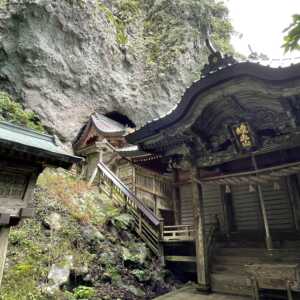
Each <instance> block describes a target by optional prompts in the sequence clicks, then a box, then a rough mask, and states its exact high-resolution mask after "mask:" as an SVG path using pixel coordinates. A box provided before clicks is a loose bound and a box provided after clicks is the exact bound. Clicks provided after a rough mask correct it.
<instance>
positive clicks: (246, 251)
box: [215, 247, 300, 258]
mask: <svg viewBox="0 0 300 300" xmlns="http://www.w3.org/2000/svg"><path fill="white" fill-rule="evenodd" d="M215 253H216V254H221V255H228V256H234V255H245V256H256V255H258V254H259V255H266V256H271V255H295V256H299V258H300V249H299V248H298V249H297V248H291V249H274V250H267V249H263V248H225V247H224V248H216V249H215Z"/></svg>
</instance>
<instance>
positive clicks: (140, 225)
mask: <svg viewBox="0 0 300 300" xmlns="http://www.w3.org/2000/svg"><path fill="white" fill-rule="evenodd" d="M138 232H139V234H140V235H141V234H142V214H141V212H140V211H139V228H138Z"/></svg>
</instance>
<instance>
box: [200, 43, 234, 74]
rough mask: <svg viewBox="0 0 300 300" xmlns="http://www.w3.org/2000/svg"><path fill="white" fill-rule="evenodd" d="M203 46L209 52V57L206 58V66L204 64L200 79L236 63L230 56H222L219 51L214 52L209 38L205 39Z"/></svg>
mask: <svg viewBox="0 0 300 300" xmlns="http://www.w3.org/2000/svg"><path fill="white" fill-rule="evenodd" d="M205 44H206V46H207V48H208V49H209V51H210V55H209V56H208V64H205V65H204V67H203V69H202V71H201V77H205V76H207V75H209V74H211V73H214V72H216V71H218V70H219V69H223V68H226V67H228V66H230V65H232V64H236V63H237V60H236V59H235V58H234V57H233V56H232V55H228V54H225V55H224V56H223V55H222V54H221V52H220V51H218V50H216V49H215V48H214V46H213V45H212V43H211V41H210V39H209V38H206V39H205Z"/></svg>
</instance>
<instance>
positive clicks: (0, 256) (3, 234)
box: [0, 226, 10, 287]
mask: <svg viewBox="0 0 300 300" xmlns="http://www.w3.org/2000/svg"><path fill="white" fill-rule="evenodd" d="M9 231H10V227H7V226H2V227H1V226H0V287H1V282H2V277H3V271H4V265H5V259H6V253H7V246H8V235H9Z"/></svg>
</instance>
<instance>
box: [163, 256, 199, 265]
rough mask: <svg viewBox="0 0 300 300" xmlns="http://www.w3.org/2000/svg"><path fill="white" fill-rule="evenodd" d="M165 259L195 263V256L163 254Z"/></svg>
mask: <svg viewBox="0 0 300 300" xmlns="http://www.w3.org/2000/svg"><path fill="white" fill-rule="evenodd" d="M165 260H166V261H176V262H193V263H196V257H195V256H183V255H180V256H178V255H177V256H175V255H169V256H165Z"/></svg>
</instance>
